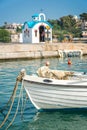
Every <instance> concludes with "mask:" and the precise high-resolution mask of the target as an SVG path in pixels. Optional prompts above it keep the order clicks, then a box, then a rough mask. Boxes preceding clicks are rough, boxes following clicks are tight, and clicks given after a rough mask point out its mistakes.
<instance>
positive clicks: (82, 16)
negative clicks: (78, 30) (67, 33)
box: [79, 13, 87, 21]
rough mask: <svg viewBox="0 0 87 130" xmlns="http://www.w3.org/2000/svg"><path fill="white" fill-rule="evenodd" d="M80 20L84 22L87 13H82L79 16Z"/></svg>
mask: <svg viewBox="0 0 87 130" xmlns="http://www.w3.org/2000/svg"><path fill="white" fill-rule="evenodd" d="M79 16H80V19H81V20H86V21H87V13H82V14H80V15H79Z"/></svg>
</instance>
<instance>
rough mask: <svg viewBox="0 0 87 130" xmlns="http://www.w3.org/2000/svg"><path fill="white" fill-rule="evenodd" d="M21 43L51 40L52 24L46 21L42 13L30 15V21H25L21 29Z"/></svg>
mask: <svg viewBox="0 0 87 130" xmlns="http://www.w3.org/2000/svg"><path fill="white" fill-rule="evenodd" d="M22 34H23V43H44V42H46V41H49V42H52V25H51V24H50V23H49V22H48V21H46V16H45V14H44V13H40V14H35V15H33V16H32V21H30V22H25V23H24V25H23V29H22Z"/></svg>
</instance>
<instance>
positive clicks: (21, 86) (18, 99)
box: [6, 85, 23, 130]
mask: <svg viewBox="0 0 87 130" xmlns="http://www.w3.org/2000/svg"><path fill="white" fill-rule="evenodd" d="M22 91H23V85H21V90H20V94H19V99H18V104H17V108H16V112H15V114H14V117H13V119H12V120H11V122H10V123H9V125H8V126H7V128H6V130H7V129H8V128H9V127H10V126H11V125H12V123H13V122H14V120H15V118H16V115H17V113H18V108H19V104H20V99H21V94H22Z"/></svg>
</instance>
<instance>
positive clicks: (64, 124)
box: [9, 110, 87, 130]
mask: <svg viewBox="0 0 87 130" xmlns="http://www.w3.org/2000/svg"><path fill="white" fill-rule="evenodd" d="M12 128H13V129H15V130H20V129H23V128H24V129H23V130H86V129H87V110H73V111H72V110H69V111H64V110H63V111H48V112H37V113H36V115H35V116H34V117H33V119H32V120H31V121H25V122H22V123H20V126H18V124H15V125H13V127H12ZM17 128H18V129H17ZM9 130H11V129H9Z"/></svg>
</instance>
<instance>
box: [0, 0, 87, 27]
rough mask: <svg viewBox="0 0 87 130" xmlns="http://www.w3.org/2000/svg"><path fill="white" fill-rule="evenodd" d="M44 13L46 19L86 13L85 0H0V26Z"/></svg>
mask: <svg viewBox="0 0 87 130" xmlns="http://www.w3.org/2000/svg"><path fill="white" fill-rule="evenodd" d="M41 9H43V13H45V14H46V17H47V19H59V18H60V17H62V16H67V15H69V14H71V15H77V16H79V14H82V13H84V12H85V13H87V0H0V26H1V25H3V24H4V22H7V23H14V22H16V23H24V22H25V21H31V16H32V15H33V14H36V13H40V10H41Z"/></svg>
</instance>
